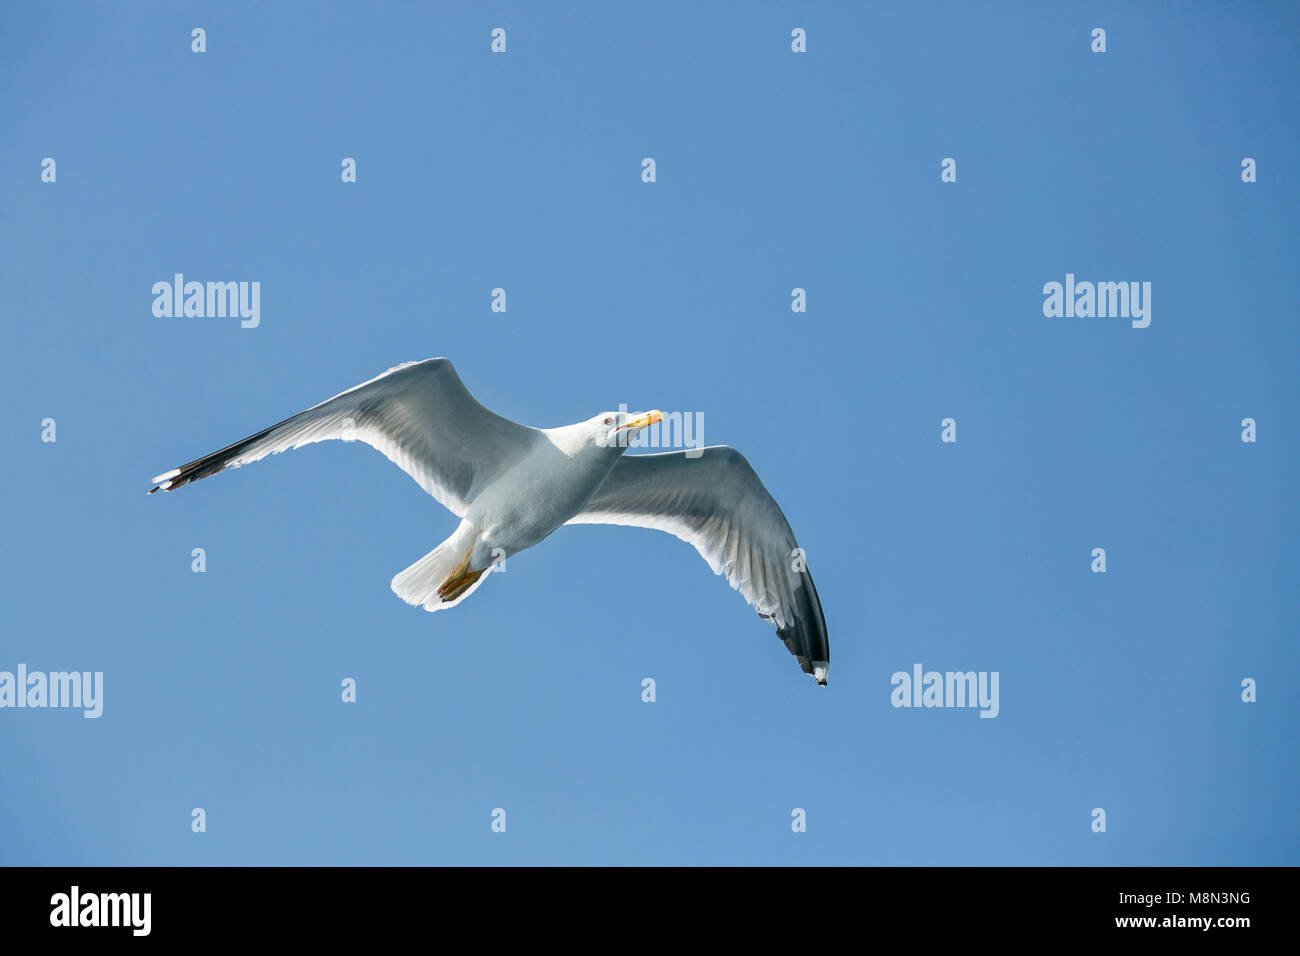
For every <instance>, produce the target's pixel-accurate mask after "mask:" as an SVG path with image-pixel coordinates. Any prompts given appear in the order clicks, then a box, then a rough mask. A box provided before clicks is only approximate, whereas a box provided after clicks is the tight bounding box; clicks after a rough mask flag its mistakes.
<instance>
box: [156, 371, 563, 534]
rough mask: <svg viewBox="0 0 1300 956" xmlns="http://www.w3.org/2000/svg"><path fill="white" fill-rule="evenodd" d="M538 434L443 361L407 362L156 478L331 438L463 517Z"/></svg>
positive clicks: (208, 470)
mask: <svg viewBox="0 0 1300 956" xmlns="http://www.w3.org/2000/svg"><path fill="white" fill-rule="evenodd" d="M539 434H540V433H539V432H538V431H537V430H536V429H533V428H529V427H528V426H526V425H520V424H518V423H516V422H512V421H510V420H509V419H508V418H502V417H501V416H500V415H497V414H495V413H494V412H491V411H489V410H488V409H486V408H484V407H483V406H482V405H480V404H479V403H478V402H477V401H476V400H475V399H474V396H473V395H471V394H470V393H469V390H468V389H466V388H465V385H464V384H463V383H462V382H461V380H460V376H458V375H457V374H456V369H455V368H453V367H452V364H451V362H450V361H448V360H447V359H445V358H434V359H426V360H425V361H423V362H407V363H406V364H404V365H398V366H396V367H395V368H391V369H389V370H388V371H387V372H384V374H382V375H379V376H376V377H375V378H372V379H371V380H370V381H368V382H363V383H362V384H360V385H358V386H356V387H355V388H350V389H348V390H347V391H346V392H342V393H340V394H338V395H335V396H334V397H333V398H331V399H329V400H328V401H324V402H321V403H320V404H319V405H316V406H313V407H312V408H309V409H307V410H306V411H305V412H302V413H300V414H298V415H294V416H293V417H292V418H289V419H286V420H285V421H282V422H280V423H279V424H278V425H272V426H271V427H270V428H267V429H264V430H263V431H260V432H258V433H257V434H256V435H251V436H250V437H248V438H245V439H244V440H243V441H239V442H235V444H233V445H228V446H227V447H225V448H223V449H221V450H220V451H217V452H213V453H212V454H211V455H206V456H204V457H203V458H198V459H196V460H194V461H192V462H190V463H189V464H186V465H182V466H181V467H180V468H177V469H174V470H172V471H169V472H167V473H165V474H162V475H159V476H158V477H157V478H155V479H154V483H155V484H156V486H157V487H154V488H151V489H150V492H149V493H150V494H153V492H155V491H159V490H161V491H174V490H175V489H177V488H180V487H182V486H183V485H187V484H189V483H190V482H192V481H198V480H199V479H200V478H206V477H208V476H209V475H215V474H217V473H219V472H222V471H226V470H227V469H230V468H238V467H240V466H241V465H247V464H249V463H250V462H254V461H259V460H261V459H262V458H265V457H266V456H267V455H274V454H278V453H280V452H282V451H287V450H289V449H290V448H299V447H301V446H303V445H310V444H312V443H314V442H320V441H329V440H331V439H343V440H345V441H346V440H355V441H361V442H365V443H366V444H367V445H370V446H371V447H372V448H375V449H378V450H379V451H380V452H382V453H383V454H384V455H385V456H386V457H387V458H388V460H389V461H391V462H392V463H393V464H395V465H397V467H398V468H401V469H402V471H404V472H406V473H407V474H408V475H410V476H411V477H412V478H414V479H415V481H416V483H417V484H419V486H420V487H421V488H423V489H424V490H425V491H427V492H428V493H429V494H430V495H432V496H433V497H434V498H436V499H437V500H438V502H439V503H441V504H442V505H443V506H444V507H445V508H447V509H448V510H449V511H451V512H453V513H454V514H456V515H457V516H458V517H463V516H464V514H465V512H466V511H467V510H468V508H469V504H470V502H471V501H473V500H474V498H475V497H476V495H477V494H478V492H479V491H480V490H482V488H483V487H484V486H485V485H487V484H490V483H491V481H492V480H493V479H494V478H495V477H496V476H497V475H498V474H500V473H501V472H502V471H503V470H505V469H506V468H508V467H509V466H510V465H511V464H513V463H514V462H516V461H518V460H519V458H520V457H522V456H523V455H524V454H525V453H526V452H527V450H528V449H529V447H531V444H532V442H533V441H535V440H536V439H537V438H538V436H539Z"/></svg>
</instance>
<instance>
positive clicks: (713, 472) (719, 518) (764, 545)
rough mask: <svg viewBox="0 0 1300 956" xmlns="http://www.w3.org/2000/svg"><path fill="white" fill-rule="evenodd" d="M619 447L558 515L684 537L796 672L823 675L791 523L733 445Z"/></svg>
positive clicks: (820, 636)
mask: <svg viewBox="0 0 1300 956" xmlns="http://www.w3.org/2000/svg"><path fill="white" fill-rule="evenodd" d="M688 454H689V453H688V452H667V453H665V454H659V455H624V456H623V457H622V458H620V459H619V461H618V464H617V465H615V466H614V468H613V470H612V471H611V472H610V474H609V477H608V478H606V479H605V482H604V484H602V485H601V486H600V488H599V489H597V491H596V494H595V495H594V496H593V497H592V499H591V500H590V501H589V502H588V503H587V505H586V507H585V508H584V509H583V510H582V512H580V513H579V514H578V515H576V516H575V517H574V518H572V519H570V520H569V522H568V524H615V525H630V526H633V527H639V528H654V529H656V530H659V531H666V532H668V533H669V534H672V535H675V536H676V537H678V538H680V539H681V540H683V541H685V542H686V543H688V544H690V545H692V546H693V547H694V548H695V550H696V551H698V552H699V553H700V555H701V556H702V557H703V558H704V560H705V561H707V562H708V563H709V567H710V568H712V569H713V571H714V573H715V574H722V575H725V576H726V578H727V582H728V583H729V584H730V585H731V586H732V587H733V588H735V589H736V590H738V591H739V592H740V593H741V594H742V595H743V596H744V598H745V600H746V601H748V602H749V603H750V605H752V606H753V607H754V609H755V610H757V611H758V613H759V616H760V617H762V618H764V619H765V620H769V621H771V622H772V623H773V624H775V625H776V629H777V634H778V635H779V636H780V638H781V639H782V640H783V641H784V642H785V645H786V647H787V648H789V650H790V653H791V654H793V655H795V657H796V658H798V660H799V665H800V667H802V668H803V670H804V672H805V673H809V674H816V676H817V678H818V683H825V678H826V670H827V669H828V668H829V664H830V641H829V638H828V636H827V634H826V619H825V617H824V616H823V614H822V607H821V600H820V598H819V597H818V596H817V588H816V586H815V585H814V584H813V579H812V575H811V574H810V573H809V572H808V571H807V569H806V564H805V563H804V562H803V561H802V552H800V553H799V554H796V553H795V549H796V548H798V543H797V542H796V541H795V537H794V532H793V531H791V530H790V525H789V523H788V522H787V521H786V519H785V515H784V514H783V513H782V512H781V508H780V507H779V506H778V505H777V503H776V501H774V500H773V498H772V496H771V495H770V494H769V493H768V491H767V489H766V488H765V487H764V486H763V482H762V481H760V480H759V477H758V475H757V474H756V473H755V472H754V469H753V468H752V467H750V464H749V462H748V461H746V460H745V457H744V456H743V455H742V454H740V452H738V451H736V450H735V449H734V448H729V447H727V446H725V445H717V446H712V447H709V448H705V449H703V453H702V454H699V455H698V457H695V458H691V457H688Z"/></svg>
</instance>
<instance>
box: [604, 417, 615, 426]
mask: <svg viewBox="0 0 1300 956" xmlns="http://www.w3.org/2000/svg"><path fill="white" fill-rule="evenodd" d="M605 424H606V425H612V424H614V419H612V418H606V419H605Z"/></svg>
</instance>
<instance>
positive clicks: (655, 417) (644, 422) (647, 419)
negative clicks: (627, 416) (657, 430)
mask: <svg viewBox="0 0 1300 956" xmlns="http://www.w3.org/2000/svg"><path fill="white" fill-rule="evenodd" d="M663 420H664V413H663V412H661V411H659V409H657V408H656V409H655V410H654V411H652V412H646V413H645V414H644V415H638V416H637V417H636V418H634V419H632V420H631V421H630V422H628V423H627V424H626V425H619V426H618V431H622V430H623V429H624V428H649V427H650V426H651V425H658V424H659V423H660V422H661V421H663Z"/></svg>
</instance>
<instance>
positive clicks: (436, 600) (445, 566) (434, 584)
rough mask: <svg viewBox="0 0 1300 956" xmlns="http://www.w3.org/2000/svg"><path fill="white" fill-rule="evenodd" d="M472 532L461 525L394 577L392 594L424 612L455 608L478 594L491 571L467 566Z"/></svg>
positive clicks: (472, 539)
mask: <svg viewBox="0 0 1300 956" xmlns="http://www.w3.org/2000/svg"><path fill="white" fill-rule="evenodd" d="M473 543H474V535H473V529H472V528H467V527H466V526H465V525H464V524H462V525H461V526H460V528H458V529H457V530H456V533H455V534H453V535H452V536H451V537H450V538H448V539H447V540H446V541H444V542H443V543H442V544H440V545H438V546H437V547H436V548H434V549H433V550H432V551H430V552H429V553H428V554H426V555H425V556H424V557H422V558H421V559H420V560H419V561H416V562H415V563H414V564H413V565H411V566H410V567H409V568H407V569H406V570H405V571H402V572H401V573H399V574H398V575H397V576H396V577H394V578H393V582H392V588H393V593H394V594H396V595H397V596H398V597H399V598H401V599H402V600H403V601H405V602H406V603H407V604H413V605H417V606H419V607H423V608H424V609H425V610H426V611H441V610H443V609H444V608H449V607H455V606H456V605H457V604H459V603H460V602H461V601H463V600H465V599H466V598H467V597H469V596H470V595H471V594H473V593H474V592H475V591H477V590H478V589H479V588H480V587H481V586H482V584H483V582H484V581H485V580H487V577H488V574H489V573H490V572H491V570H492V569H491V568H490V567H489V568H484V569H482V570H478V571H476V570H474V569H473V568H471V567H470V566H469V557H470V553H471V551H472V548H473Z"/></svg>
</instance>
